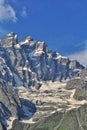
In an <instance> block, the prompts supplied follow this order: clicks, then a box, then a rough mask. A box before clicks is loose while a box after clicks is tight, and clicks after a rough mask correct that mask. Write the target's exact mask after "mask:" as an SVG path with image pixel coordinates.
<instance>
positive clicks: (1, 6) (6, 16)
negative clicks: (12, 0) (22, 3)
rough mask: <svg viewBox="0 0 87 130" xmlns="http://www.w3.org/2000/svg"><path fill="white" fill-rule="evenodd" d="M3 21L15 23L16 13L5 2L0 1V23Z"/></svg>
mask: <svg viewBox="0 0 87 130" xmlns="http://www.w3.org/2000/svg"><path fill="white" fill-rule="evenodd" d="M5 20H11V21H13V22H16V21H17V17H16V12H15V10H14V8H13V7H12V6H11V5H10V4H8V3H6V1H5V0H0V22H2V21H5Z"/></svg>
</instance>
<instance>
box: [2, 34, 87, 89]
mask: <svg viewBox="0 0 87 130" xmlns="http://www.w3.org/2000/svg"><path fill="white" fill-rule="evenodd" d="M83 68H84V67H83V66H82V65H80V64H79V62H77V61H76V60H74V61H71V60H69V59H68V58H67V57H62V56H61V55H60V54H59V53H57V52H52V51H49V50H48V48H47V45H46V44H45V42H37V41H35V40H33V39H32V38H31V37H29V36H28V37H26V38H24V39H23V40H22V41H21V42H18V37H17V34H15V33H9V34H7V35H6V36H5V37H3V38H2V39H1V40H0V78H2V79H4V80H5V81H6V82H12V84H13V85H14V86H25V87H30V86H32V84H33V82H37V81H38V82H40V81H49V80H52V81H56V80H57V81H58V80H59V81H61V80H65V79H68V78H71V77H72V76H73V75H74V74H75V73H76V72H77V71H79V70H80V69H83Z"/></svg>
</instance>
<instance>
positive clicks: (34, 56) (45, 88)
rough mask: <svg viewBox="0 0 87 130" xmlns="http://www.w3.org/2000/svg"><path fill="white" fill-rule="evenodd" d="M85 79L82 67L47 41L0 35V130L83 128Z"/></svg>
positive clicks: (85, 74)
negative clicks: (52, 48)
mask: <svg viewBox="0 0 87 130" xmlns="http://www.w3.org/2000/svg"><path fill="white" fill-rule="evenodd" d="M71 78H72V79H71ZM86 78H87V69H86V68H84V66H82V65H81V64H80V63H79V62H78V61H76V60H70V59H69V58H67V57H64V56H61V55H60V54H59V53H58V52H53V51H50V50H49V49H48V47H47V45H46V43H45V42H40V41H35V40H34V39H33V38H32V37H30V36H27V37H25V38H24V39H23V40H21V41H20V42H19V41H18V36H17V34H15V33H13V32H11V33H9V34H7V35H5V36H4V37H3V38H2V39H0V130H83V129H84V130H86V129H87V125H86V123H85V122H86V121H87V119H86V115H87V109H86V107H87V104H86V103H87V94H86V92H87V90H86V89H87V81H86ZM68 80H69V81H68ZM63 81H66V82H63ZM68 115H69V117H68ZM71 115H73V118H72V117H71ZM80 115H81V116H80ZM84 116H85V119H83V118H84ZM70 121H71V122H72V123H71V124H70ZM80 122H81V123H80ZM67 124H70V125H69V126H67ZM73 124H75V126H74V127H73Z"/></svg>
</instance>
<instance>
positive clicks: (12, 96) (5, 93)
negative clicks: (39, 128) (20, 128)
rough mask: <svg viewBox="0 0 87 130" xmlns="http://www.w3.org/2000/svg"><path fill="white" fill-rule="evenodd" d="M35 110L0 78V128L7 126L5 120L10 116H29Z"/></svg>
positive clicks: (19, 117)
mask: <svg viewBox="0 0 87 130" xmlns="http://www.w3.org/2000/svg"><path fill="white" fill-rule="evenodd" d="M26 110H27V111H26ZM35 111H36V108H35V105H34V104H33V103H31V102H30V101H27V100H25V99H19V96H18V94H17V91H16V90H14V88H13V87H12V85H11V84H8V83H6V82H5V81H3V80H2V79H0V130H1V129H6V128H7V126H8V124H7V120H8V119H9V118H10V117H14V118H17V119H23V118H30V117H31V116H32V115H33V114H34V112H35ZM27 113H28V114H27Z"/></svg>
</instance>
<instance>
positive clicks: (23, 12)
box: [21, 7, 27, 17]
mask: <svg viewBox="0 0 87 130" xmlns="http://www.w3.org/2000/svg"><path fill="white" fill-rule="evenodd" d="M21 16H22V17H26V16H27V9H26V7H23V8H22V11H21Z"/></svg>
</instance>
